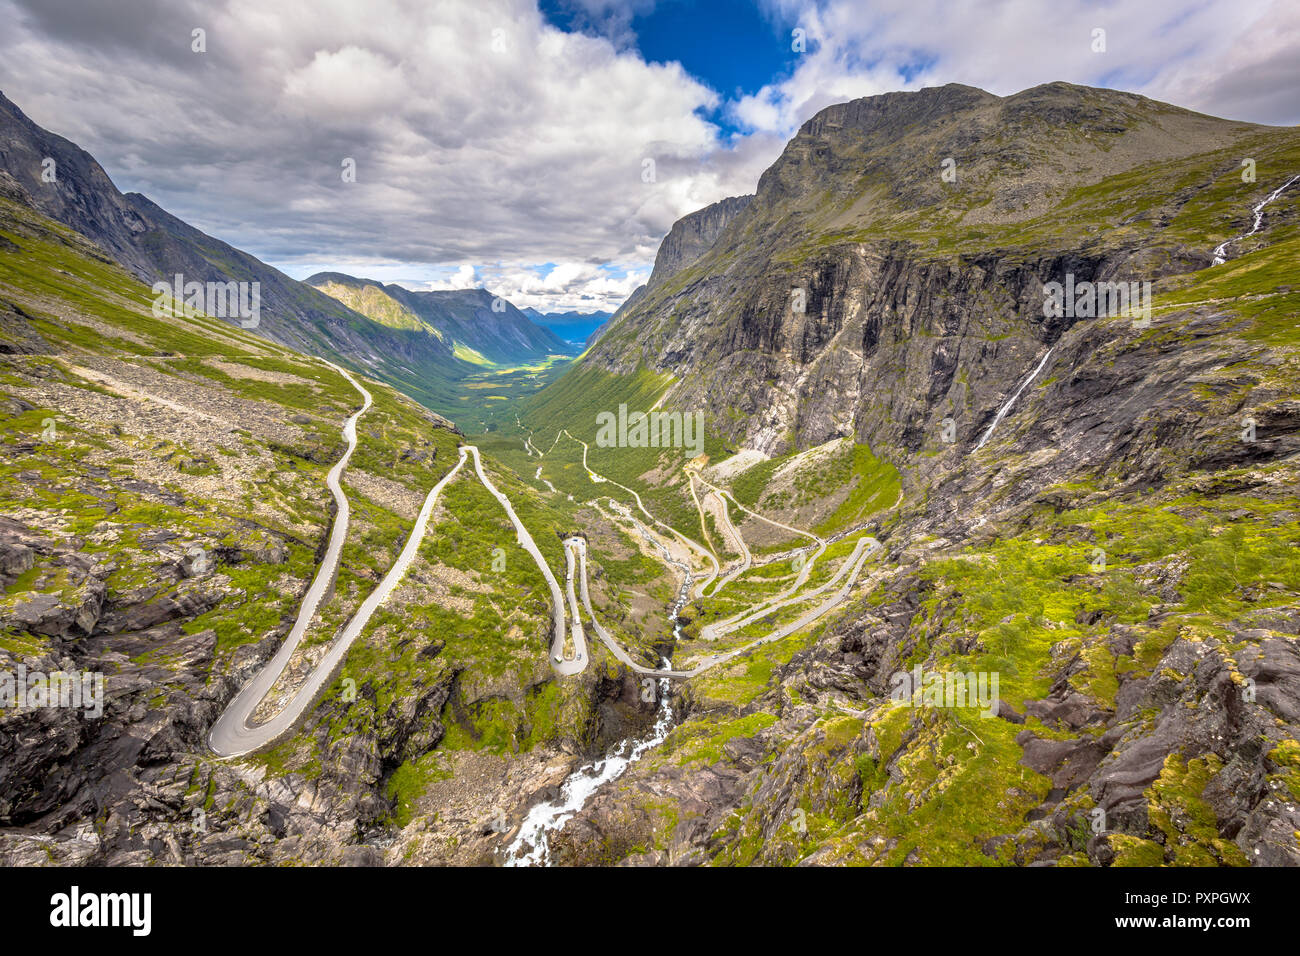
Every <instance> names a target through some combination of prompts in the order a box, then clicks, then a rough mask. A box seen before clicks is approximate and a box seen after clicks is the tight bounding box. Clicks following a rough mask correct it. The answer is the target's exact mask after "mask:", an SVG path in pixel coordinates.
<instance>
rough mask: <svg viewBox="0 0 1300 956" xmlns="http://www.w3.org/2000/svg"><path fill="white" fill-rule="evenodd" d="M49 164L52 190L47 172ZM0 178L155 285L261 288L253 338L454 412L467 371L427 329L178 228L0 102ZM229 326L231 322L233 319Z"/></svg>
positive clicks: (55, 137)
mask: <svg viewBox="0 0 1300 956" xmlns="http://www.w3.org/2000/svg"><path fill="white" fill-rule="evenodd" d="M47 158H48V159H51V160H53V161H54V164H55V165H54V167H53V170H52V172H53V181H51V182H47V181H46V179H45V178H43V173H44V171H45V169H46V168H47V167H46V165H45V160H46V159H47ZM0 169H2V170H4V171H5V172H7V173H8V174H9V175H10V176H11V177H12V179H13V180H14V181H15V182H16V184H17V186H18V188H19V189H20V190H21V193H22V195H23V196H24V197H25V200H26V201H27V202H29V203H30V205H31V207H32V208H34V209H36V210H38V211H39V212H41V213H43V214H44V215H46V216H49V217H50V218H52V219H54V220H57V221H58V222H61V223H63V224H64V225H67V226H69V227H71V228H72V229H74V230H76V231H77V232H79V233H80V234H81V235H83V236H86V237H87V238H88V239H91V240H93V241H94V242H95V243H97V244H98V245H99V246H100V247H101V248H103V249H104V250H105V252H107V253H108V255H109V256H111V257H112V258H113V259H114V260H115V261H116V262H118V263H120V264H121V265H122V266H124V267H125V268H126V269H127V270H128V271H129V272H130V273H132V274H133V275H134V276H135V277H136V278H137V279H140V280H141V281H143V282H145V283H146V284H152V283H153V282H155V281H160V280H161V281H165V282H167V283H169V284H170V283H172V282H173V278H174V276H175V275H177V274H180V275H183V276H184V277H185V281H186V282H190V281H197V282H202V283H207V282H215V281H221V282H226V281H236V282H250V283H251V282H257V283H260V296H261V309H260V321H259V324H258V326H257V332H258V334H260V335H264V336H266V337H267V338H270V339H272V340H273V341H276V342H279V343H281V344H283V345H288V346H290V347H291V348H294V349H297V350H300V351H305V352H309V353H311V354H314V355H322V356H327V357H331V358H334V359H336V360H338V361H341V362H343V363H345V364H347V365H349V366H351V367H353V368H364V369H367V370H368V371H370V372H372V373H374V374H377V375H379V376H380V377H381V378H383V379H384V380H385V381H388V382H390V383H392V384H394V385H396V386H397V387H399V388H401V389H402V390H404V391H406V392H407V393H408V394H411V395H413V396H415V397H416V398H417V399H418V400H420V401H421V402H423V403H425V404H426V405H427V406H428V407H431V408H437V409H439V410H441V411H443V412H451V411H454V410H455V409H456V407H457V403H456V399H455V397H454V395H453V388H452V384H453V383H454V382H455V381H456V380H457V379H458V378H460V377H462V376H463V375H464V374H466V372H467V370H468V367H467V366H466V365H465V363H462V362H459V361H458V360H457V359H456V358H455V357H454V355H453V354H452V351H451V348H450V346H449V345H448V343H446V342H445V341H443V340H442V339H441V338H439V337H438V336H436V335H432V334H430V333H429V330H428V329H426V328H423V327H414V326H412V327H407V328H394V327H390V326H385V325H383V324H380V323H375V322H372V321H370V320H369V319H367V318H366V317H365V316H363V315H361V314H360V313H358V312H356V311H354V310H352V309H349V308H346V307H345V306H343V305H342V304H340V303H339V302H338V301H337V300H335V299H333V298H331V297H329V296H327V295H325V294H323V293H321V292H318V291H317V290H316V289H313V288H312V287H311V286H309V285H307V284H305V283H302V282H298V281H297V280H295V279H291V278H289V277H288V276H286V275H285V274H284V273H282V272H280V271H279V270H277V269H274V268H272V267H271V266H268V265H267V264H266V263H264V262H261V261H260V260H258V259H257V258H255V257H253V256H251V255H249V254H248V253H246V252H242V251H240V250H238V249H235V248H234V247H232V246H230V245H228V244H227V243H224V242H221V241H220V240H218V239H214V238H213V237H211V236H208V235H206V234H205V233H203V232H201V231H200V230H198V229H195V228H194V227H192V226H190V225H188V224H187V223H185V222H183V221H181V220H180V219H177V218H176V217H175V216H172V215H171V214H169V213H167V212H166V211H165V210H163V209H161V208H160V207H158V206H157V205H156V204H154V203H153V202H151V201H150V200H149V199H147V198H146V197H144V196H142V195H140V194H139V193H129V194H126V195H123V194H122V193H121V192H119V191H118V189H117V187H115V186H114V185H113V183H112V181H111V180H110V179H109V177H108V175H107V174H106V173H105V172H104V170H103V168H102V167H101V166H100V165H99V163H97V162H96V161H95V160H94V158H93V157H91V156H90V154H89V153H87V152H86V151H85V150H83V149H81V148H79V147H78V146H76V145H75V144H73V143H71V142H69V141H68V140H66V139H64V138H63V137H62V136H58V135H56V134H54V133H51V132H48V131H47V130H44V129H42V128H41V127H39V126H37V125H36V124H35V123H33V122H32V121H31V120H30V119H29V118H28V117H27V116H26V115H25V114H24V113H23V112H22V111H21V110H20V109H19V108H18V107H17V106H15V105H14V104H13V103H12V102H10V101H9V100H8V99H7V98H5V96H4V95H3V94H0ZM229 321H231V322H232V323H234V322H236V321H238V320H237V319H234V318H232V319H230V320H229Z"/></svg>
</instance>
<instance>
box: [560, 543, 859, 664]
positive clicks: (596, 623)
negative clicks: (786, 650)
mask: <svg viewBox="0 0 1300 956" xmlns="http://www.w3.org/2000/svg"><path fill="white" fill-rule="evenodd" d="M570 546H572V547H573V548H574V550H576V551H577V554H578V563H579V567H580V572H581V574H582V603H583V605H584V606H585V607H586V608H587V617H588V618H590V619H591V626H592V629H593V630H595V632H596V636H597V637H598V638H600V641H601V643H603V644H604V645H605V646H606V647H607V648H609V650H610V652H611V653H612V654H613V655H614V656H615V657H616V658H618V659H619V660H620V661H622V662H623V663H624V664H625V665H627V666H628V667H629V668H631V669H632V670H633V671H635V672H636V673H638V674H644V675H646V676H648V677H676V678H687V677H694V676H696V675H697V674H702V673H704V672H705V671H707V670H709V669H710V668H713V667H717V666H718V665H719V664H722V663H724V662H726V661H729V660H731V659H732V658H733V657H738V656H739V655H741V654H744V653H745V652H746V651H749V650H752V649H753V648H755V647H758V646H759V645H761V644H768V643H770V642H772V641H779V640H780V639H781V638H783V637H788V636H789V635H791V634H793V633H794V632H795V631H798V630H801V629H803V628H805V627H807V626H808V625H809V624H812V623H813V622H815V621H817V620H818V619H819V618H821V617H823V616H824V615H826V614H827V613H829V612H830V611H832V610H834V609H835V608H837V607H839V605H841V604H843V603H844V601H845V600H847V599H848V596H849V593H850V592H851V591H852V590H853V585H854V584H855V583H856V582H857V579H858V575H859V573H860V572H861V571H862V566H863V565H864V564H865V563H866V560H867V558H868V557H870V556H871V555H873V554H875V553H876V552H877V551H879V550H880V549H881V545H880V542H878V541H876V539H875V538H859V539H858V543H857V545H856V546H855V547H854V549H853V552H852V553H851V554H850V555H849V556H848V558H847V559H845V562H844V564H843V566H841V568H840V569H839V570H838V571H837V572H836V573H835V576H834V577H833V578H831V580H829V581H827V582H826V583H825V584H823V585H822V586H821V587H819V588H816V589H815V590H813V591H810V592H808V593H807V594H805V595H803V596H802V597H800V598H796V599H793V600H790V601H786V602H783V603H782V604H781V605H779V606H785V605H786V604H797V603H802V602H803V601H806V600H808V599H809V598H812V597H816V596H817V595H818V594H821V593H822V592H823V591H825V590H826V589H827V588H830V587H832V586H833V585H834V584H835V583H836V582H837V581H838V580H839V579H840V578H844V579H845V580H844V583H843V585H841V586H840V589H839V590H838V591H836V592H835V593H834V594H833V595H831V597H830V598H828V599H827V600H825V601H823V602H822V603H821V604H819V605H818V606H817V607H815V608H813V609H812V610H810V611H808V612H807V613H806V614H803V615H801V616H800V617H799V618H798V619H797V620H795V621H792V622H790V623H789V624H786V625H783V626H782V627H779V628H777V629H776V630H775V631H772V632H771V633H770V634H767V635H765V636H763V637H760V638H758V639H756V640H753V641H750V642H749V643H748V644H745V645H743V646H741V647H737V648H733V649H732V650H729V651H723V652H722V653H719V654H710V655H708V656H706V657H703V658H701V659H700V660H699V662H698V663H697V664H696V665H695V666H694V667H692V668H690V669H689V670H668V669H662V668H653V667H646V666H645V665H644V664H638V663H637V662H636V661H634V660H633V659H632V658H631V656H630V655H629V654H628V653H627V651H625V650H624V649H623V646H622V645H621V644H619V643H618V641H616V640H615V639H614V637H613V635H611V634H610V633H609V632H608V631H606V630H605V628H604V625H602V624H601V623H600V618H598V617H596V612H595V609H593V608H592V606H591V595H590V593H589V592H588V590H587V542H586V541H583V540H582V539H581V538H569V539H568V540H567V541H565V547H566V548H569V547H570ZM774 610H778V607H773V608H771V609H769V610H767V611H763V612H760V613H757V614H755V615H754V619H755V620H757V619H758V618H761V617H765V616H767V615H768V614H770V613H772V611H774Z"/></svg>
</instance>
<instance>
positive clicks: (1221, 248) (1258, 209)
mask: <svg viewBox="0 0 1300 956" xmlns="http://www.w3.org/2000/svg"><path fill="white" fill-rule="evenodd" d="M1297 179H1300V175H1297V176H1292V177H1291V178H1290V179H1288V180H1287V181H1286V182H1284V183H1283V184H1282V185H1281V186H1278V187H1277V189H1275V190H1273V191H1272V192H1271V193H1269V194H1268V195H1267V196H1266V197H1264V199H1262V200H1261V201H1260V202H1258V203H1256V205H1255V209H1254V212H1255V225H1253V226H1252V227H1251V229H1250V232H1245V233H1242V234H1241V235H1240V236H1237V237H1236V238H1235V239H1229V240H1228V241H1227V242H1221V243H1219V245H1217V246H1216V247H1215V249H1214V265H1216V266H1221V265H1223V263H1225V262H1227V255H1228V246H1230V245H1232V244H1233V243H1234V242H1240V241H1241V240H1242V239H1247V238H1249V237H1250V236H1253V235H1254V234H1255V233H1257V232H1259V228H1260V226H1262V225H1263V224H1264V207H1265V206H1267V205H1268V204H1269V203H1271V202H1272V201H1273V200H1274V199H1276V198H1277V197H1278V196H1280V195H1282V190H1284V189H1286V188H1287V187H1288V186H1290V185H1291V184H1292V183H1293V182H1295V181H1296V180H1297Z"/></svg>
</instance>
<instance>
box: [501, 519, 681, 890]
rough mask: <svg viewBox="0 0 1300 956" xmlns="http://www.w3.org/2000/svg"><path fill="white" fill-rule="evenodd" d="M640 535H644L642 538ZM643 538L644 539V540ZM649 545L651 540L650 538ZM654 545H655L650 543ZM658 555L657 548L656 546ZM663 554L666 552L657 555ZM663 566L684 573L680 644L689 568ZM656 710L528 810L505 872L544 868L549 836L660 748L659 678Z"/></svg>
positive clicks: (664, 692)
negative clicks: (643, 725) (646, 724)
mask: <svg viewBox="0 0 1300 956" xmlns="http://www.w3.org/2000/svg"><path fill="white" fill-rule="evenodd" d="M643 533H644V532H643ZM647 537H648V536H647ZM650 540H651V541H654V539H653V538H650ZM655 543H656V544H658V542H655ZM660 547H661V549H662V547H663V546H662V545H660ZM663 550H664V551H665V554H667V549H663ZM668 560H669V563H670V564H673V565H675V566H676V567H679V568H681V569H682V570H683V572H685V577H684V579H683V581H682V588H681V590H680V591H679V592H678V594H677V602H676V603H675V604H674V605H673V608H672V612H671V613H670V614H669V616H668V619H669V621H671V622H672V625H673V637H674V639H675V640H679V641H680V640H681V638H682V633H681V621H680V620H679V617H678V616H679V615H680V613H681V610H682V608H683V607H685V606H686V602H687V601H688V600H690V594H691V571H690V568H689V567H687V566H686V565H684V564H682V563H681V562H679V561H676V560H673V559H672V557H671V556H669V557H668ZM661 665H662V666H663V667H664V668H665V669H666V668H669V667H671V666H672V662H671V661H670V660H668V658H666V657H665V658H663V659H662V660H661ZM657 687H658V691H659V707H658V709H657V711H656V713H655V722H654V726H653V727H652V728H651V729H650V733H649V734H647V735H646V736H645V737H642V738H641V739H640V740H633V739H632V738H628V739H626V740H624V741H623V742H622V743H620V744H619V745H618V746H617V747H616V748H614V751H613V752H612V753H610V754H608V755H607V756H605V757H602V758H601V759H599V760H595V761H592V762H591V763H586V764H583V765H582V766H581V767H579V768H578V769H577V770H575V771H573V773H571V774H569V776H568V777H567V778H565V781H564V783H563V784H561V785H560V796H559V798H558V799H556V800H554V801H548V802H546V803H539V804H537V805H536V806H534V807H532V808H531V809H529V811H528V814H527V816H525V817H524V822H523V823H521V824H520V826H519V833H518V834H516V835H515V838H514V840H513V842H511V844H510V846H509V848H508V849H507V851H506V860H505V865H506V866H549V865H550V856H551V843H550V835H551V834H552V833H555V832H556V831H558V830H560V829H561V828H562V827H563V826H564V824H565V823H567V822H568V821H569V819H570V818H571V817H573V815H574V814H575V813H577V812H578V811H579V810H581V809H582V808H583V807H584V806H585V805H586V803H587V801H588V800H589V799H591V796H592V794H594V793H595V792H596V791H597V790H599V789H600V788H601V787H602V786H604V785H605V784H607V783H609V782H610V781H611V780H615V779H617V778H618V777H620V776H622V774H623V772H624V771H626V770H627V768H628V767H630V766H631V765H632V764H634V763H635V762H636V761H638V760H640V759H641V757H642V756H644V754H645V753H646V752H647V751H648V750H651V749H652V748H654V747H657V746H659V744H661V743H663V742H664V738H666V737H667V736H668V731H669V730H671V729H672V725H673V706H672V700H671V696H670V694H669V688H670V681H669V680H668V678H666V677H665V678H661V679H660V680H659V681H658V682H657Z"/></svg>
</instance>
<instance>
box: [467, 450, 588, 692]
mask: <svg viewBox="0 0 1300 956" xmlns="http://www.w3.org/2000/svg"><path fill="white" fill-rule="evenodd" d="M465 448H467V449H468V450H469V452H470V454H472V455H473V456H474V471H475V472H477V473H478V480H479V481H481V482H483V487H484V488H486V489H487V490H488V491H489V492H491V493H492V497H494V498H496V500H497V501H498V502H500V504H501V507H502V508H504V509H505V512H506V515H507V516H508V517H509V518H510V523H511V524H512V525H514V526H515V536H516V540H517V541H518V542H519V546H520V547H521V548H523V549H524V550H525V551H527V552H528V553H529V555H530V556H531V557H532V559H533V561H535V562H536V563H537V567H538V568H539V569H540V570H541V572H542V577H544V578H545V579H546V585H547V587H549V588H550V589H551V608H552V615H551V616H552V619H553V621H554V625H555V627H554V631H555V633H554V638H553V639H552V641H551V657H550V661H551V667H553V668H554V669H555V672H556V673H557V674H562V675H564V674H577V673H578V672H579V671H581V670H582V669H583V668H585V667H586V666H587V644H586V641H585V640H583V635H582V625H581V623H578V626H577V628H576V629H575V633H574V649H575V651H576V653H575V654H574V657H573V659H572V660H565V659H564V597H563V596H562V595H561V594H560V584H559V582H558V581H556V580H555V575H554V574H552V573H551V567H550V565H548V564H547V563H546V559H545V558H543V557H542V552H541V550H540V549H539V548H538V547H537V542H536V541H534V540H533V536H532V535H531V534H529V533H528V529H527V528H525V527H524V523H523V522H522V521H520V520H519V516H518V515H517V514H515V509H514V508H513V507H511V505H510V499H509V498H507V497H506V496H505V495H504V494H502V493H501V492H500V491H498V490H497V486H496V485H494V484H492V479H490V478H488V476H487V474H486V473H484V471H483V460H482V459H481V458H479V454H478V448H476V447H475V446H473V445H466V446H465ZM557 658H558V660H557Z"/></svg>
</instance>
